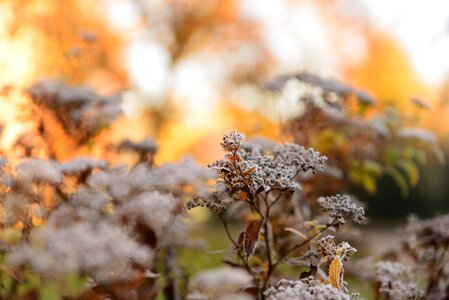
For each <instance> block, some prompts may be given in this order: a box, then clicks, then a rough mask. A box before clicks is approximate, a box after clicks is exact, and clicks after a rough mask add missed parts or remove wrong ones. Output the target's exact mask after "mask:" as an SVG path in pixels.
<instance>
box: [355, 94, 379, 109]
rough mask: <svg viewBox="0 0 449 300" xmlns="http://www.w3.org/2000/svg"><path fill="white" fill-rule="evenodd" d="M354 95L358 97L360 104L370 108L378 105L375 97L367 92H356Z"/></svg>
mask: <svg viewBox="0 0 449 300" xmlns="http://www.w3.org/2000/svg"><path fill="white" fill-rule="evenodd" d="M354 95H355V96H356V98H357V100H358V101H359V103H360V104H364V105H368V106H372V105H374V104H376V100H375V99H374V97H373V96H372V95H371V94H369V93H368V92H366V91H361V90H356V91H355V92H354Z"/></svg>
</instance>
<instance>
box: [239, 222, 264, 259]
mask: <svg viewBox="0 0 449 300" xmlns="http://www.w3.org/2000/svg"><path fill="white" fill-rule="evenodd" d="M262 224H263V220H255V221H251V222H250V223H249V224H248V226H247V227H246V230H245V233H244V238H243V250H244V251H245V255H246V259H247V260H249V258H250V257H251V255H253V254H254V249H255V248H256V245H257V242H258V241H259V233H260V228H262Z"/></svg>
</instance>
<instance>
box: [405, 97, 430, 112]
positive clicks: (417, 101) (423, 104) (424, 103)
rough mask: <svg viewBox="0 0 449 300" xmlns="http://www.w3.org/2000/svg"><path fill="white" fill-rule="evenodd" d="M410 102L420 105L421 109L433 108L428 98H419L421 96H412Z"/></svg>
mask: <svg viewBox="0 0 449 300" xmlns="http://www.w3.org/2000/svg"><path fill="white" fill-rule="evenodd" d="M410 103H412V104H413V105H415V106H416V107H418V108H420V109H425V110H429V109H431V108H432V106H431V105H430V103H429V102H427V101H426V100H424V99H422V98H419V97H411V98H410Z"/></svg>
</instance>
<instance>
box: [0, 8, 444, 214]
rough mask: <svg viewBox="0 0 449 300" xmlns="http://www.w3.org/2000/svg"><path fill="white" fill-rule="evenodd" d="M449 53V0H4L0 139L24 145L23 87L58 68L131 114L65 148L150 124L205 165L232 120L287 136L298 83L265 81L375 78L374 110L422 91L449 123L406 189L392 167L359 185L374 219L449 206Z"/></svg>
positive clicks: (164, 150)
mask: <svg viewBox="0 0 449 300" xmlns="http://www.w3.org/2000/svg"><path fill="white" fill-rule="evenodd" d="M448 53H449V2H448V1H445V0H435V1H432V2H428V1H419V0H415V1H410V0H396V1H388V0H363V1H360V0H345V1H342V0H314V1H311V0H264V1H257V0H221V1H219V0H206V1H205V0H201V1H200V0H146V1H145V0H98V1H89V0H67V1H59V0H2V1H1V2H0V124H1V128H2V135H3V138H2V139H1V148H2V152H4V153H8V152H11V151H13V150H12V149H13V148H14V147H13V145H14V144H15V143H16V142H17V140H18V139H19V137H20V136H21V135H23V134H24V133H25V132H27V131H28V130H30V128H32V127H33V126H36V124H35V123H33V122H31V121H30V118H29V117H28V116H27V115H26V114H24V112H26V111H27V107H28V106H29V101H30V100H29V97H28V96H27V95H26V93H25V90H26V89H27V88H28V87H29V86H30V85H32V84H33V83H34V82H36V81H37V80H39V79H42V78H50V79H56V80H59V81H62V82H64V83H66V84H68V85H74V86H76V85H85V86H89V87H92V88H93V89H95V90H96V91H98V92H99V93H101V94H104V95H108V94H111V93H115V92H122V97H123V100H122V109H123V111H124V116H123V117H121V118H119V119H118V120H117V121H115V122H114V123H113V124H111V126H110V128H109V129H108V130H106V131H103V132H102V133H100V134H98V136H97V137H96V138H95V140H92V141H91V142H90V143H88V144H87V145H85V146H83V147H78V148H74V147H72V146H70V145H71V144H70V136H69V135H67V134H66V135H64V134H60V135H59V136H58V138H57V144H58V147H59V150H58V152H57V154H56V157H57V158H58V159H61V160H64V159H68V158H70V157H73V156H75V155H79V154H86V153H89V154H93V155H98V156H105V155H106V156H107V153H104V151H105V150H104V149H105V148H104V147H101V145H104V144H106V143H112V142H116V141H120V140H122V139H123V138H129V139H132V140H139V139H142V138H145V137H152V138H154V139H155V140H156V141H157V143H158V145H159V150H158V154H157V156H156V162H157V163H161V162H164V161H173V160H177V159H179V158H181V157H182V156H184V155H187V154H191V155H193V156H194V157H195V158H196V159H197V160H198V161H199V162H200V163H202V164H204V165H205V164H207V163H209V162H211V161H213V160H215V159H217V158H219V157H221V156H222V152H221V150H220V148H219V147H218V144H219V142H220V140H221V137H222V135H223V133H225V132H228V131H229V130H231V129H237V130H239V131H242V132H245V133H246V134H247V136H249V137H256V136H264V137H268V138H272V139H276V140H278V141H289V140H290V137H289V135H288V134H285V132H284V128H285V126H284V125H285V124H287V123H288V122H289V120H291V118H293V117H294V116H295V114H296V113H297V111H298V109H299V108H298V104H297V99H296V98H295V95H294V94H293V96H292V94H291V93H289V91H286V92H282V93H267V92H266V91H264V90H262V89H261V88H260V87H261V85H262V84H263V83H264V82H267V81H270V80H273V79H275V78H277V77H278V76H281V75H286V74H296V73H298V72H310V73H313V74H316V75H318V76H321V77H323V78H333V79H337V80H339V81H341V82H344V83H346V84H349V85H350V86H354V87H357V88H359V89H362V90H364V91H367V92H369V93H370V94H371V95H372V96H374V98H375V99H376V100H377V101H376V105H375V106H374V107H373V108H372V109H371V114H375V113H376V111H383V110H385V109H386V107H390V106H394V107H396V108H397V109H398V110H399V111H403V112H406V113H410V114H415V111H414V110H415V107H414V106H413V105H411V104H410V101H409V99H410V98H415V99H416V98H418V99H424V100H425V102H426V103H429V107H430V109H428V110H425V111H422V112H421V111H420V112H419V126H422V127H424V128H426V129H428V130H430V131H433V132H434V133H435V134H436V135H437V138H438V141H439V147H440V149H441V150H442V152H441V153H440V155H439V158H440V159H439V160H438V159H437V160H438V161H437V160H429V161H428V163H427V164H426V165H425V166H423V167H420V169H419V171H420V174H421V176H420V179H421V180H419V183H417V184H416V185H413V186H412V187H411V189H410V191H409V192H408V193H407V195H406V196H405V197H404V195H401V189H400V188H398V187H397V184H396V183H395V182H394V181H392V180H391V178H388V177H385V176H381V177H379V178H376V182H377V186H378V188H377V190H376V192H375V193H373V192H369V191H368V192H366V191H364V190H361V191H359V192H358V195H359V197H361V198H362V200H364V201H365V202H367V204H368V213H369V214H370V215H371V216H372V219H373V220H381V221H385V219H387V220H388V221H390V222H391V221H393V222H394V221H395V220H398V218H399V219H401V218H404V217H405V216H406V215H408V214H409V213H415V214H418V215H421V216H431V215H433V214H435V213H443V212H448V211H449V201H448V200H449V199H448V197H449V184H447V183H448V182H449V167H448V166H447V165H445V164H444V163H442V161H444V157H446V158H447V157H449V139H448V138H449V58H448ZM426 105H427V104H426ZM417 114H418V113H417ZM346 142H347V143H351V141H350V140H348V141H346ZM42 156H45V154H42ZM446 160H447V159H446ZM402 194H403V193H402Z"/></svg>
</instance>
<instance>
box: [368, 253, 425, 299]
mask: <svg viewBox="0 0 449 300" xmlns="http://www.w3.org/2000/svg"><path fill="white" fill-rule="evenodd" d="M372 269H373V270H372V271H371V272H369V271H368V273H367V277H372V278H374V279H375V280H376V282H378V283H379V284H380V286H379V292H381V293H386V294H387V295H388V296H389V298H391V299H395V300H396V299H397V300H400V299H424V291H422V290H421V289H420V288H419V287H418V286H417V285H416V284H415V283H414V281H413V274H414V273H413V272H412V269H411V267H410V266H407V265H405V264H403V263H400V262H390V261H379V262H376V263H374V264H372Z"/></svg>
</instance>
